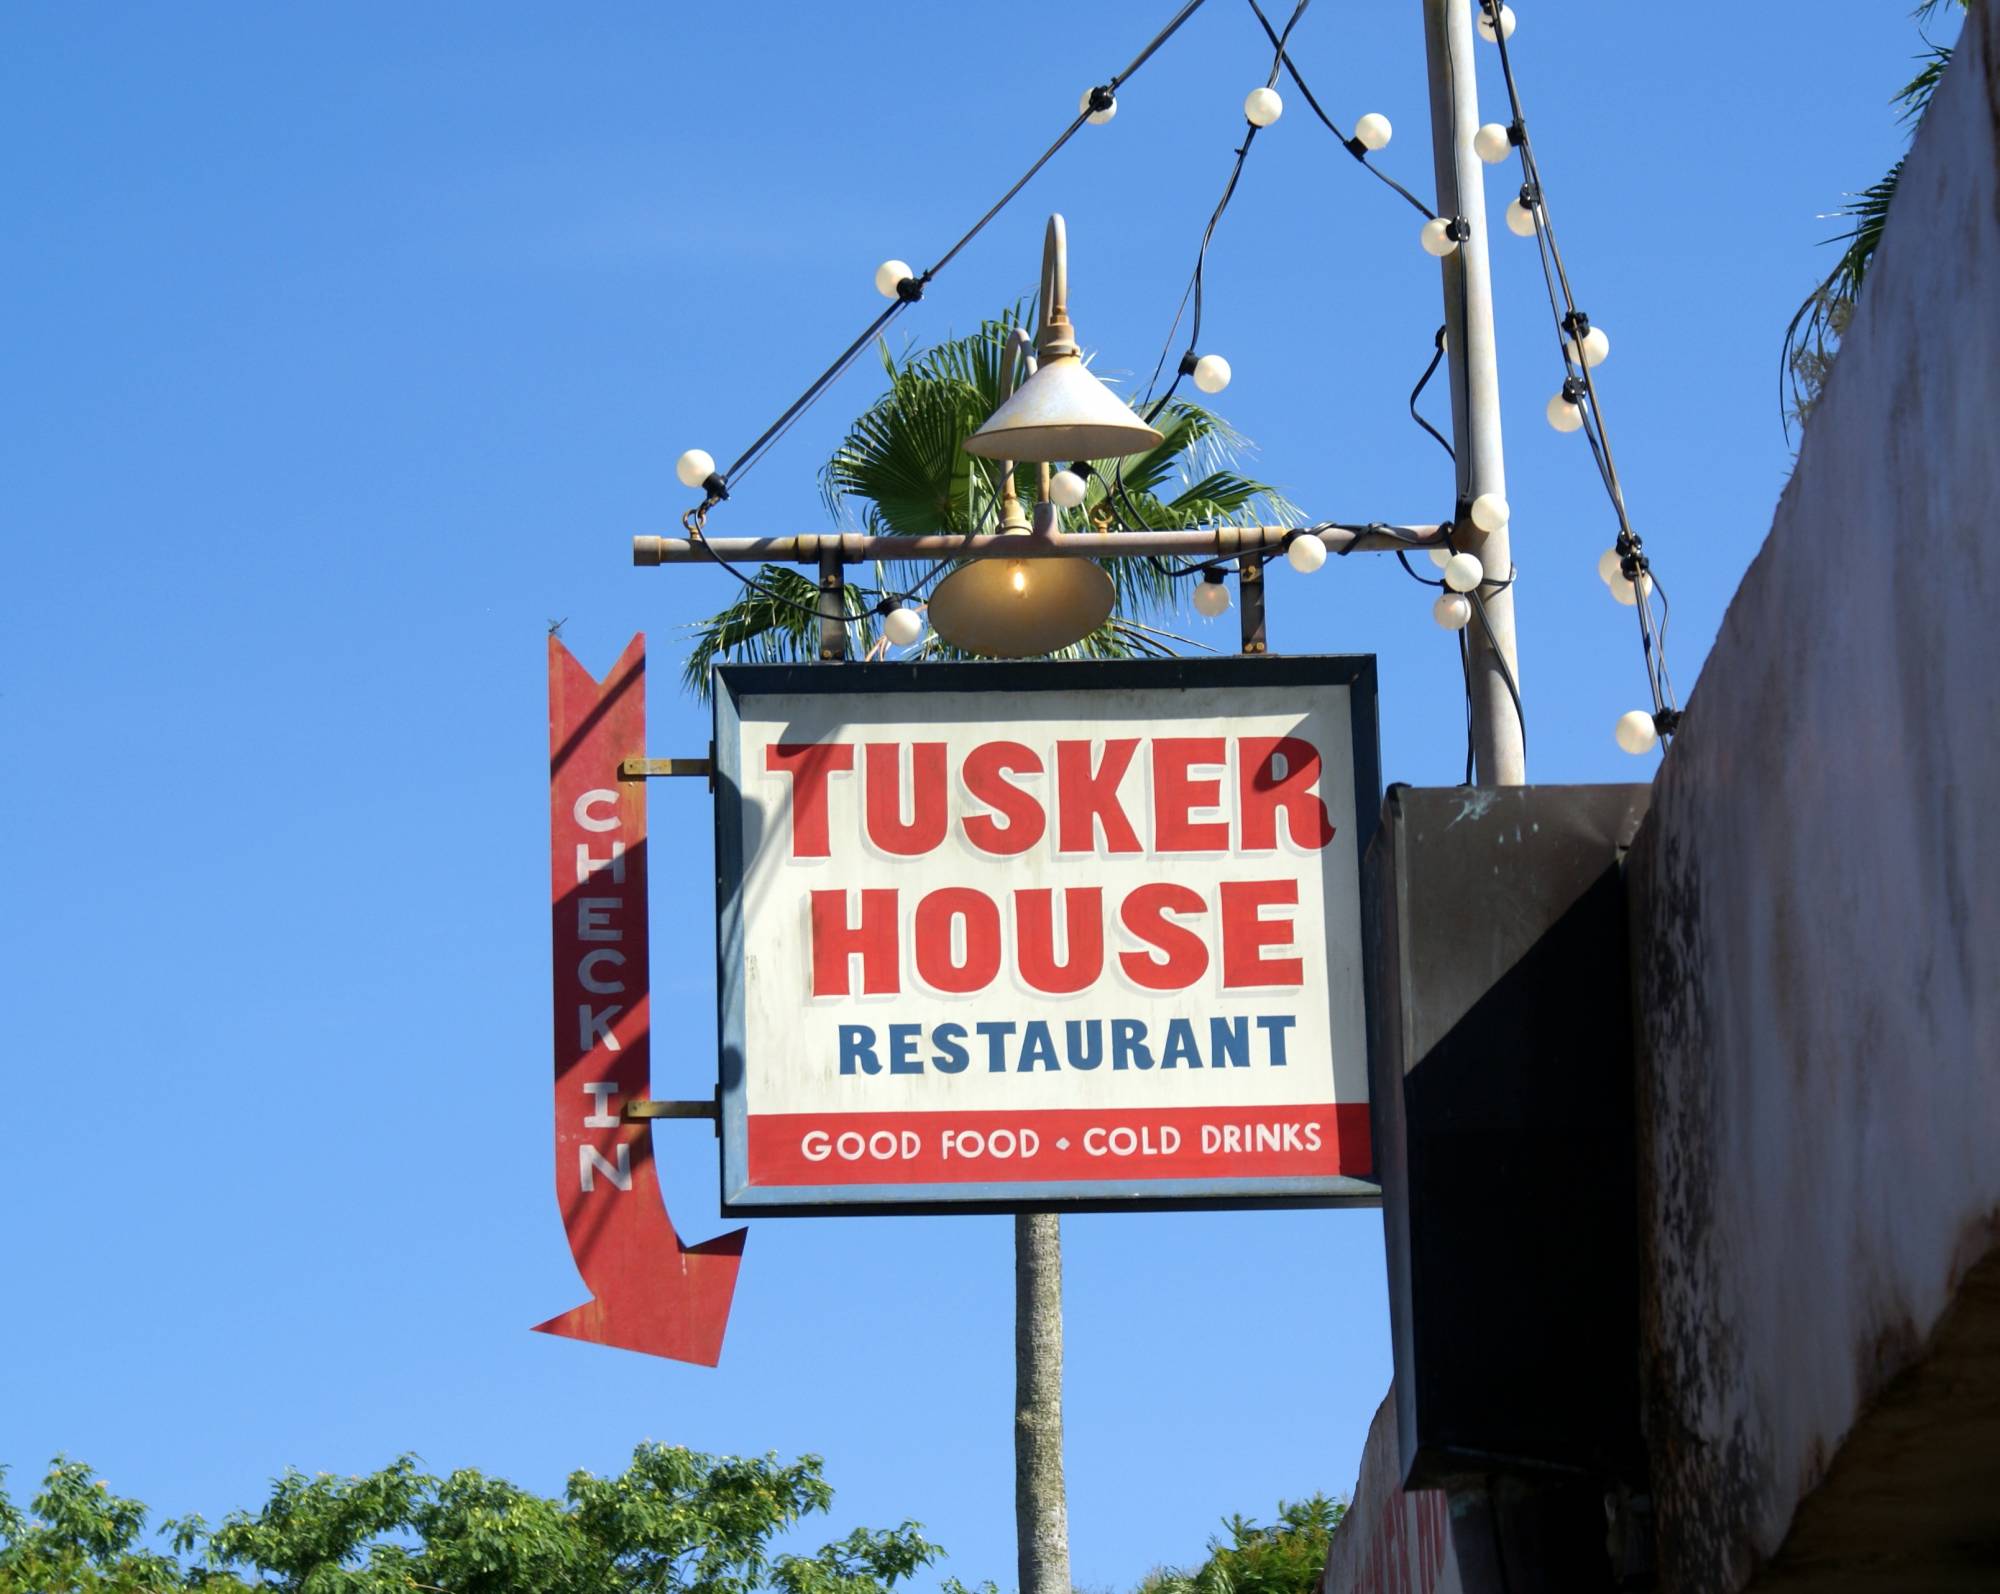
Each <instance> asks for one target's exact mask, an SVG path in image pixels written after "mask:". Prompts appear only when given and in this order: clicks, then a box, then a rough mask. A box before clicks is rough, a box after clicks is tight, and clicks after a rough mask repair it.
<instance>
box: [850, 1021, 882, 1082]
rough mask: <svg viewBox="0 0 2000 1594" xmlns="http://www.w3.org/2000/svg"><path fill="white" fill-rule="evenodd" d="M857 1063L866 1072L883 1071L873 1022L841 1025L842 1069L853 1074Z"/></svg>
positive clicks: (876, 1072) (877, 1072)
mask: <svg viewBox="0 0 2000 1594" xmlns="http://www.w3.org/2000/svg"><path fill="white" fill-rule="evenodd" d="M857 1063H858V1064H859V1065H860V1067H861V1072H862V1073H864V1074H879V1073H881V1072H882V1059H881V1058H879V1057H877V1056H876V1055H875V1026H874V1025H872V1024H842V1025H841V1026H840V1071H841V1072H842V1073H843V1074H851V1073H853V1072H854V1069H855V1065H856V1064H857Z"/></svg>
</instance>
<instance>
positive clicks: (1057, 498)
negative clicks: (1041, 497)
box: [1049, 470, 1090, 509]
mask: <svg viewBox="0 0 2000 1594" xmlns="http://www.w3.org/2000/svg"><path fill="white" fill-rule="evenodd" d="M1089 491H1090V488H1089V485H1088V484H1087V483H1086V482H1085V481H1084V479H1083V478H1082V477H1081V476H1079V475H1077V473H1076V472H1075V471H1073V470H1059V471H1057V472H1056V473H1055V475H1053V476H1051V477H1050V478H1049V502H1050V503H1052V504H1056V505H1058V506H1059V507H1061V508H1063V509H1074V508H1076V506H1077V505H1078V504H1080V503H1082V502H1083V500H1084V496H1085V495H1086V494H1087V493H1088V492H1089Z"/></svg>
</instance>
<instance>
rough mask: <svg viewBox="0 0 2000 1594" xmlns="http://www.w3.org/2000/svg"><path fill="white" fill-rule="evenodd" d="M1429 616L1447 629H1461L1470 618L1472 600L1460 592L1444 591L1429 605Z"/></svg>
mask: <svg viewBox="0 0 2000 1594" xmlns="http://www.w3.org/2000/svg"><path fill="white" fill-rule="evenodd" d="M1431 618H1432V619H1433V620H1435V621H1437V623H1438V624H1439V625H1441V626H1443V627H1444V628H1445V629H1446V630H1447V631H1463V630H1464V629H1465V622H1466V621H1468V620H1470V619H1471V618H1472V600H1471V599H1470V598H1468V597H1466V596H1465V595H1464V594H1463V593H1460V592H1444V593H1440V594H1439V595H1438V601H1437V602H1436V603H1434V604H1432V605H1431Z"/></svg>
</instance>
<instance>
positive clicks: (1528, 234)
mask: <svg viewBox="0 0 2000 1594" xmlns="http://www.w3.org/2000/svg"><path fill="white" fill-rule="evenodd" d="M1530 198H1531V196H1530V195H1529V193H1528V190H1527V189H1525V188H1524V189H1522V190H1521V194H1520V197H1519V198H1517V199H1510V200H1508V201H1507V230H1508V231H1509V232H1511V233H1512V234H1513V235H1514V236H1515V237H1516V238H1532V237H1534V236H1535V207H1534V205H1533V204H1531V203H1530Z"/></svg>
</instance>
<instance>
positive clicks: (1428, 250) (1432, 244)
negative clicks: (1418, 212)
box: [1417, 216, 1458, 259]
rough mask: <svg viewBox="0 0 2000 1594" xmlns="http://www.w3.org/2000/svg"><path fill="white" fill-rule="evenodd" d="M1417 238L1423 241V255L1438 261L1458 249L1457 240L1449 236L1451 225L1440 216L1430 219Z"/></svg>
mask: <svg viewBox="0 0 2000 1594" xmlns="http://www.w3.org/2000/svg"><path fill="white" fill-rule="evenodd" d="M1417 236H1418V237H1419V238H1420V239H1421V240H1422V241H1423V246H1424V253H1425V254H1427V255H1436V256H1437V257H1438V258H1439V259H1443V258H1444V257H1445V256H1446V255H1448V254H1450V253H1451V252H1452V250H1454V249H1456V248H1457V247H1458V240H1457V239H1456V238H1454V237H1452V235H1451V223H1450V222H1448V221H1446V220H1445V219H1444V217H1442V216H1433V217H1431V219H1430V220H1429V221H1427V222H1425V223H1424V230H1423V231H1422V232H1420V233H1419V234H1417Z"/></svg>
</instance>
